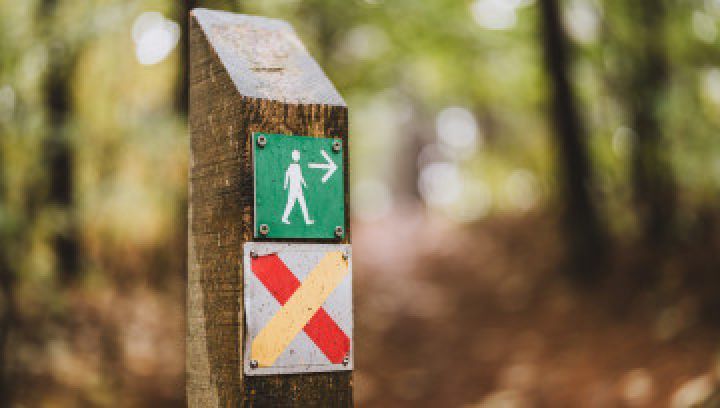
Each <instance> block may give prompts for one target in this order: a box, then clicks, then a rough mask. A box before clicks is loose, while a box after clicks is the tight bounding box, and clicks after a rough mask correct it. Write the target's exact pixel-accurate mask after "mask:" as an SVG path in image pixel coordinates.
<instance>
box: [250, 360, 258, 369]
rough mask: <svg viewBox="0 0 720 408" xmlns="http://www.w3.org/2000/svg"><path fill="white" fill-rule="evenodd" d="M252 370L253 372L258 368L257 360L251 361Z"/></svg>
mask: <svg viewBox="0 0 720 408" xmlns="http://www.w3.org/2000/svg"><path fill="white" fill-rule="evenodd" d="M250 368H252V369H253V370H254V369H256V368H258V362H257V360H250Z"/></svg>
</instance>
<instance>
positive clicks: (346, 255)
mask: <svg viewBox="0 0 720 408" xmlns="http://www.w3.org/2000/svg"><path fill="white" fill-rule="evenodd" d="M342 258H343V259H344V260H346V261H347V260H348V259H350V254H348V253H347V252H343V254H342Z"/></svg>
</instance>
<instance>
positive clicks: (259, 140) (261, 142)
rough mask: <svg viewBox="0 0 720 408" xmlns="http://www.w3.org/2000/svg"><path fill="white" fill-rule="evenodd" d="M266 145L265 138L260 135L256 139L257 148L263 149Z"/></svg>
mask: <svg viewBox="0 0 720 408" xmlns="http://www.w3.org/2000/svg"><path fill="white" fill-rule="evenodd" d="M266 144H267V137H265V136H264V135H260V136H258V137H257V145H258V146H260V147H265V145H266Z"/></svg>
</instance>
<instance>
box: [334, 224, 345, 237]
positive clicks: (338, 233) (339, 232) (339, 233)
mask: <svg viewBox="0 0 720 408" xmlns="http://www.w3.org/2000/svg"><path fill="white" fill-rule="evenodd" d="M344 233H345V230H344V229H343V227H341V226H339V225H338V226H337V227H335V236H336V237H338V238H342V236H343V234H344Z"/></svg>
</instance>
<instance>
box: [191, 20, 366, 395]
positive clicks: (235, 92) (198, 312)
mask: <svg viewBox="0 0 720 408" xmlns="http://www.w3.org/2000/svg"><path fill="white" fill-rule="evenodd" d="M252 20H253V19H252V17H248V16H243V17H242V21H243V24H244V27H245V28H244V29H245V30H246V31H247V30H248V28H247V27H251V26H252V24H253V22H252ZM266 22H267V19H262V21H261V23H263V24H265V23H266ZM228 24H230V25H232V19H229V20H228ZM218 32H219V33H220V34H217V33H216V34H217V35H221V34H222V32H221V31H218ZM228 32H232V33H235V34H233V37H232V40H233V41H241V40H242V39H243V37H242V36H240V37H238V35H237V32H238V31H237V30H235V29H233V27H232V26H229V27H228ZM250 32H254V31H253V30H250ZM255 37H257V35H255V36H254V37H252V36H251V37H248V38H249V39H250V40H251V39H252V38H255ZM277 38H279V39H276V41H291V40H292V39H283V38H286V37H277ZM270 45H272V44H270ZM248 46H252V44H244V45H243V47H248ZM262 46H263V47H267V46H269V45H268V43H267V42H263V44H262ZM259 52H268V50H266V49H263V50H259ZM273 55H275V54H273ZM274 63H276V64H277V63H278V62H277V61H276V62H274ZM290 64H292V61H290ZM236 68H237V67H236ZM276 68H283V69H279V70H275V71H273V74H275V75H277V76H278V80H281V79H282V76H283V75H284V72H285V71H286V69H285V68H287V70H292V69H295V68H298V66H295V65H288V66H287V67H285V66H282V65H278V66H277V67H276ZM229 69H235V68H233V67H230V68H229ZM267 73H268V71H263V72H262V75H263V76H265V75H267ZM245 75H252V72H250V73H245ZM242 79H243V75H240V74H239V73H238V72H228V67H226V66H225V65H224V64H223V63H222V62H221V59H220V58H219V57H218V54H217V52H216V49H215V48H214V47H213V45H211V43H210V42H209V40H208V37H207V36H206V33H205V32H204V31H203V29H202V27H201V25H200V24H199V23H198V19H197V16H196V15H195V13H194V12H193V13H191V19H190V84H189V87H190V90H189V121H190V138H191V142H190V154H191V158H190V171H189V184H190V185H189V194H190V200H189V206H188V207H189V208H188V216H189V219H190V220H189V227H188V228H189V233H188V237H189V238H188V240H189V242H188V245H189V251H188V291H187V339H186V342H187V351H186V353H187V357H186V370H187V384H186V389H187V398H188V406H190V407H243V406H247V407H347V406H352V374H351V373H350V372H334V373H317V374H302V375H283V376H262V377H244V376H243V375H242V353H243V350H242V346H241V345H242V343H243V327H244V324H243V307H242V305H243V303H242V299H243V297H242V295H243V293H242V282H243V278H242V277H243V275H242V273H243V271H242V246H243V244H244V243H245V242H246V241H250V240H252V225H253V182H252V160H251V144H250V138H251V135H252V133H253V132H256V131H263V132H272V133H281V134H287V135H312V136H318V137H338V138H342V140H343V144H344V149H343V155H344V164H345V166H346V167H345V172H344V177H345V186H346V187H345V205H346V209H347V208H349V207H348V205H349V203H348V195H347V186H348V172H347V165H348V157H347V146H348V143H347V142H348V135H347V121H348V118H347V108H346V106H344V102H342V100H341V99H340V100H339V102H338V99H336V98H333V99H330V100H329V101H328V102H326V103H322V102H321V101H319V100H315V99H317V98H318V95H322V94H323V93H316V94H315V96H313V98H314V99H313V103H287V102H283V101H280V100H272V99H267V98H258V97H253V96H248V95H244V94H242V93H241V92H240V91H239V89H243V88H242V87H238V86H237V81H238V80H242ZM286 79H287V78H286ZM249 80H251V81H256V82H255V83H257V78H250V79H249ZM264 80H267V78H266V77H265V79H264ZM325 93H326V94H328V95H331V93H327V92H325ZM284 100H286V99H284ZM347 218H348V216H347V212H346V226H348V227H349V222H348V221H349V220H348V219H347ZM349 241H350V231H349V228H348V233H347V234H346V236H345V239H344V242H345V243H349ZM304 242H328V241H312V240H305V241H304Z"/></svg>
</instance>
